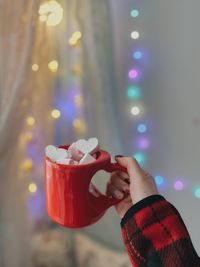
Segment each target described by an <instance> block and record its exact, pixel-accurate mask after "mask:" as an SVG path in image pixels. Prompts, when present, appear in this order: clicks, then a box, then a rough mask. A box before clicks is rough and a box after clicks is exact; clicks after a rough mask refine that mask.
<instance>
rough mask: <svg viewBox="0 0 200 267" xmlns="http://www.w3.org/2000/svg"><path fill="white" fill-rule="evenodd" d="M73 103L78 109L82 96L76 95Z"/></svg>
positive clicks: (81, 104) (81, 102) (81, 103)
mask: <svg viewBox="0 0 200 267" xmlns="http://www.w3.org/2000/svg"><path fill="white" fill-rule="evenodd" d="M74 103H75V104H76V106H78V107H81V106H83V96H82V95H76V96H75V98H74Z"/></svg>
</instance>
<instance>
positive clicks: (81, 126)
mask: <svg viewBox="0 0 200 267" xmlns="http://www.w3.org/2000/svg"><path fill="white" fill-rule="evenodd" d="M72 124H73V126H74V128H75V130H76V131H77V132H79V133H85V131H86V125H85V122H84V121H83V120H82V119H78V118H77V119H74V120H73V123H72Z"/></svg>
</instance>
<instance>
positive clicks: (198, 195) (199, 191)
mask: <svg viewBox="0 0 200 267" xmlns="http://www.w3.org/2000/svg"><path fill="white" fill-rule="evenodd" d="M194 195H195V197H196V198H199V199H200V186H199V187H197V188H196V189H195V190H194Z"/></svg>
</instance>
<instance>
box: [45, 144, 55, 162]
mask: <svg viewBox="0 0 200 267" xmlns="http://www.w3.org/2000/svg"><path fill="white" fill-rule="evenodd" d="M56 150H57V147H55V146H53V145H49V146H47V147H46V148H45V155H46V156H47V157H48V158H50V159H51V160H54V161H55V159H56V157H55V156H56Z"/></svg>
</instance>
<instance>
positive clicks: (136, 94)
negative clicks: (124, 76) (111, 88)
mask: <svg viewBox="0 0 200 267" xmlns="http://www.w3.org/2000/svg"><path fill="white" fill-rule="evenodd" d="M126 94H127V97H128V98H129V99H131V100H134V99H135V100H136V99H139V98H140V96H141V90H140V88H139V87H138V86H129V87H128V89H127V93H126Z"/></svg>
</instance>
